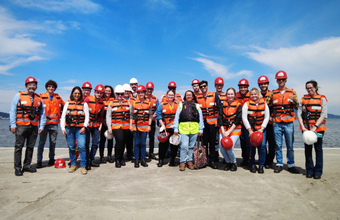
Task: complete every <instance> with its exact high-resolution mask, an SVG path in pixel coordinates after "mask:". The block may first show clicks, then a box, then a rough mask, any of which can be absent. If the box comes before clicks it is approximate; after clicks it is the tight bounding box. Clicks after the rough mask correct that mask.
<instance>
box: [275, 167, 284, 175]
mask: <svg viewBox="0 0 340 220" xmlns="http://www.w3.org/2000/svg"><path fill="white" fill-rule="evenodd" d="M282 169H283V168H282V166H276V167H275V170H274V173H280V172H281V171H282Z"/></svg>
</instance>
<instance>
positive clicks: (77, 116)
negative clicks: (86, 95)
mask: <svg viewBox="0 0 340 220" xmlns="http://www.w3.org/2000/svg"><path fill="white" fill-rule="evenodd" d="M84 122H85V112H84V101H83V102H78V103H75V101H71V100H69V101H68V106H67V112H66V120H65V125H66V127H67V126H71V127H84Z"/></svg>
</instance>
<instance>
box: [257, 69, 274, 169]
mask: <svg viewBox="0 0 340 220" xmlns="http://www.w3.org/2000/svg"><path fill="white" fill-rule="evenodd" d="M257 84H258V85H259V88H260V89H261V95H262V97H263V98H264V99H267V97H268V96H269V94H270V92H271V90H269V89H268V87H269V79H268V77H266V76H264V75H262V76H260V77H259V78H258V80H257ZM266 141H267V142H268V150H267V148H266V163H265V166H264V167H265V168H266V169H269V168H271V167H272V164H273V161H274V158H275V138H274V128H273V122H272V121H270V120H269V122H268V124H267V127H266Z"/></svg>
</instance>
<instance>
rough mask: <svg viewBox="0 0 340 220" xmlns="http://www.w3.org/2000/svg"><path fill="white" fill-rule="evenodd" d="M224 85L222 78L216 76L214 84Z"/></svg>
mask: <svg viewBox="0 0 340 220" xmlns="http://www.w3.org/2000/svg"><path fill="white" fill-rule="evenodd" d="M221 84H222V85H224V80H223V78H222V77H217V78H216V79H215V85H221Z"/></svg>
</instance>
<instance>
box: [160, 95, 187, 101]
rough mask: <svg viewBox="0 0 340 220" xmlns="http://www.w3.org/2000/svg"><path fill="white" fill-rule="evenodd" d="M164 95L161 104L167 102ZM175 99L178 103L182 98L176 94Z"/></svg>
mask: <svg viewBox="0 0 340 220" xmlns="http://www.w3.org/2000/svg"><path fill="white" fill-rule="evenodd" d="M166 95H167V94H164V95H163V98H162V103H163V102H167V100H166ZM175 99H177V100H178V101H179V102H183V98H182V96H181V95H180V94H178V93H176V97H175Z"/></svg>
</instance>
